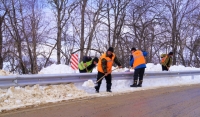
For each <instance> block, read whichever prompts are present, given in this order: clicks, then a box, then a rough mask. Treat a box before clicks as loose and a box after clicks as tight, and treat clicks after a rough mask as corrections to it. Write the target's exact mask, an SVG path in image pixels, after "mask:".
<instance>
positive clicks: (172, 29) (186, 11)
mask: <svg viewBox="0 0 200 117" xmlns="http://www.w3.org/2000/svg"><path fill="white" fill-rule="evenodd" d="M163 5H164V6H165V7H166V9H167V10H168V11H166V14H164V15H163V19H164V20H165V21H166V23H167V27H166V29H167V31H168V32H169V33H170V34H171V43H170V46H171V48H172V51H173V52H174V55H175V57H173V64H176V63H177V64H178V63H180V61H178V62H177V58H179V57H180V56H179V55H182V54H183V51H182V50H184V48H185V46H183V45H186V38H184V35H185V34H186V30H185V29H187V28H189V27H188V26H189V25H190V24H189V23H188V20H187V19H188V18H189V17H190V15H191V14H192V13H193V12H194V11H195V10H198V9H197V8H199V3H198V2H197V1H196V0H185V1H183V0H164V1H163ZM181 58H182V61H183V57H181Z"/></svg>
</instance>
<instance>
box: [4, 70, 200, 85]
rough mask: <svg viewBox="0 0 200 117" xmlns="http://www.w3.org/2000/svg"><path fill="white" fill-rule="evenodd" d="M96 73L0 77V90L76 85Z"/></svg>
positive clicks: (126, 75)
mask: <svg viewBox="0 0 200 117" xmlns="http://www.w3.org/2000/svg"><path fill="white" fill-rule="evenodd" d="M96 75H97V74H96V73H76V74H74V73H73V74H45V75H16V76H0V88H8V87H11V86H27V85H29V86H32V85H35V84H39V85H50V84H52V85H55V84H62V83H78V82H84V81H87V80H89V79H92V80H93V81H96ZM194 75H200V70H197V71H161V72H155V71H154V72H150V71H147V72H145V74H144V78H163V77H177V76H180V77H181V76H192V77H193V76H194ZM112 77H113V80H123V79H132V78H133V72H113V73H112Z"/></svg>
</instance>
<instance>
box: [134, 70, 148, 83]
mask: <svg viewBox="0 0 200 117" xmlns="http://www.w3.org/2000/svg"><path fill="white" fill-rule="evenodd" d="M144 71H145V68H139V69H135V71H134V76H133V77H134V81H137V80H138V77H139V81H142V80H143V75H144Z"/></svg>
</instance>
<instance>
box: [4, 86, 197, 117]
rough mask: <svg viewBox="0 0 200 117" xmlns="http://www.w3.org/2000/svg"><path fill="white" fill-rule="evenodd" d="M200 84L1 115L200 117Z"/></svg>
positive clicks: (45, 116) (33, 108)
mask: <svg viewBox="0 0 200 117" xmlns="http://www.w3.org/2000/svg"><path fill="white" fill-rule="evenodd" d="M199 116H200V85H190V86H189V85H187V86H178V87H164V88H159V89H149V90H142V91H135V92H132V93H126V94H120V95H114V96H109V97H95V98H91V99H82V100H74V101H66V102H60V103H57V104H48V105H43V106H39V107H29V108H27V109H19V110H15V111H10V112H4V113H2V114H0V117H199Z"/></svg>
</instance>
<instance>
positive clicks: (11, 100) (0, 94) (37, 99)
mask: <svg viewBox="0 0 200 117" xmlns="http://www.w3.org/2000/svg"><path fill="white" fill-rule="evenodd" d="M126 70H127V68H125V69H120V70H116V71H114V72H124V71H126ZM145 70H146V71H152V72H153V71H155V72H156V73H157V72H163V71H161V66H160V64H157V65H154V64H152V63H148V64H147V68H146V69H145ZM183 70H200V68H191V67H184V66H172V67H171V68H170V71H183ZM170 71H165V72H170ZM93 72H94V73H95V72H97V70H96V69H94V70H93ZM67 73H78V70H77V71H76V72H75V71H73V70H72V69H71V68H70V67H69V66H67V65H56V64H53V65H51V66H49V67H47V68H43V69H42V70H41V71H40V73H39V74H67ZM0 75H4V76H5V75H12V74H9V73H8V72H6V71H4V70H0ZM199 77H200V76H199V75H197V76H194V77H191V76H185V77H163V78H146V79H145V77H144V81H143V86H142V87H140V88H130V87H129V86H130V85H131V84H132V82H133V80H132V79H131V80H113V81H112V84H113V85H112V89H111V90H112V91H113V92H112V93H108V92H106V86H105V80H103V82H102V85H101V88H100V93H95V89H94V88H93V87H88V85H86V87H84V85H85V84H84V83H89V81H90V79H88V81H85V82H84V83H75V84H63V85H49V86H39V85H35V86H33V87H29V86H27V87H10V88H9V89H0V112H1V111H3V110H12V109H16V108H21V107H26V106H29V105H40V104H46V103H49V102H55V103H56V102H59V101H62V100H69V101H70V99H75V98H87V97H100V96H111V95H115V94H119V93H125V92H134V91H139V90H147V89H152V88H159V87H166V86H183V85H190V84H197V83H200V78H199ZM92 82H94V81H92Z"/></svg>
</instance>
